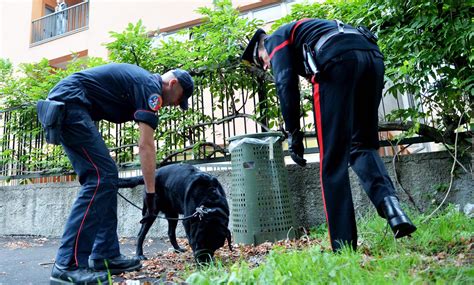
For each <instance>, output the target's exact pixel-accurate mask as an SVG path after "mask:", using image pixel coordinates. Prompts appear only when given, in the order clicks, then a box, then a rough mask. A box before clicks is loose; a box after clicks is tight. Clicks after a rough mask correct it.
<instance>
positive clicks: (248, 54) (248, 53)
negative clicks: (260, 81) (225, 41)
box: [241, 29, 267, 68]
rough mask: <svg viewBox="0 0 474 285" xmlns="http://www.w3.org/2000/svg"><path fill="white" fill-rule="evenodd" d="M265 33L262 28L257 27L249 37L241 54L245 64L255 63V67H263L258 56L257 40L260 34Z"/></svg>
mask: <svg viewBox="0 0 474 285" xmlns="http://www.w3.org/2000/svg"><path fill="white" fill-rule="evenodd" d="M266 34H267V33H266V32H265V31H264V30H263V29H258V30H257V31H256V32H255V34H254V35H253V37H252V38H251V39H250V41H249V44H248V45H247V48H245V50H244V53H243V54H242V57H241V59H242V61H243V62H244V63H247V64H255V65H256V66H257V67H260V68H263V65H262V62H261V61H260V58H259V56H258V41H259V40H260V37H261V36H262V35H266Z"/></svg>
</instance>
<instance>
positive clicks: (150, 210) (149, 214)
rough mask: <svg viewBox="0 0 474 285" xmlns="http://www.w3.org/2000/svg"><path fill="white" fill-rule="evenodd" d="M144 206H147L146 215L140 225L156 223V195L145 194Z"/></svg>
mask: <svg viewBox="0 0 474 285" xmlns="http://www.w3.org/2000/svg"><path fill="white" fill-rule="evenodd" d="M143 204H144V205H145V206H146V213H145V214H144V215H143V218H142V219H141V220H140V223H141V224H145V223H148V222H152V221H154V220H155V219H156V207H155V193H148V192H145V195H144V196H143Z"/></svg>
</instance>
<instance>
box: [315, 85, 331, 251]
mask: <svg viewBox="0 0 474 285" xmlns="http://www.w3.org/2000/svg"><path fill="white" fill-rule="evenodd" d="M311 81H312V83H313V100H314V113H315V121H316V128H317V131H318V145H319V179H320V181H321V192H322V197H323V204H324V213H325V214H326V222H327V224H328V234H329V243H330V244H331V247H332V243H331V230H330V225H329V217H328V211H327V209H326V198H325V197H324V184H323V159H324V144H323V126H322V125H323V122H322V121H321V102H320V100H319V99H320V98H319V97H320V96H319V84H318V83H317V82H315V81H314V77H313V79H312V80H311Z"/></svg>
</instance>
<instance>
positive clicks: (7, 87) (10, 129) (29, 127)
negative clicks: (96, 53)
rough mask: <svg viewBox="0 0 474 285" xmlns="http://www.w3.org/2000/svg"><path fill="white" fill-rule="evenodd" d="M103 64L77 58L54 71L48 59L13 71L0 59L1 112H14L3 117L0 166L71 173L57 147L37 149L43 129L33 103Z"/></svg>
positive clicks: (92, 59) (9, 64) (99, 60)
mask: <svg viewBox="0 0 474 285" xmlns="http://www.w3.org/2000/svg"><path fill="white" fill-rule="evenodd" d="M103 63H104V61H103V60H102V59H99V58H87V59H83V58H76V59H73V60H72V61H71V63H70V64H69V65H68V66H67V68H66V69H54V68H52V67H51V66H50V65H49V61H48V60H47V59H43V60H41V61H39V62H37V63H24V64H20V65H19V66H18V68H14V67H13V66H12V65H11V63H10V62H9V61H8V60H4V59H2V60H0V74H2V77H1V78H0V95H1V100H0V109H2V110H5V109H7V110H8V109H9V108H13V109H14V110H12V111H11V112H9V114H8V115H7V114H6V115H3V119H4V121H3V124H4V128H5V129H4V132H3V133H2V134H3V136H2V137H0V143H1V145H2V146H3V147H2V148H1V150H2V151H1V152H0V163H1V164H8V163H10V164H11V165H17V167H19V168H25V169H23V170H24V171H36V170H43V171H46V172H54V171H57V172H59V171H64V170H70V169H71V166H70V164H69V161H68V160H67V157H66V155H65V154H64V152H63V150H62V148H61V147H60V146H51V145H46V144H44V145H43V146H42V148H40V147H39V146H37V144H36V142H37V141H41V140H42V137H41V135H42V129H41V126H40V125H39V124H38V122H37V119H36V118H37V116H36V107H35V106H36V102H37V101H38V100H39V99H44V98H46V96H47V95H48V93H49V90H50V89H51V88H53V87H54V85H55V84H56V83H58V82H59V80H61V79H62V78H64V77H66V76H68V75H69V74H72V73H74V72H77V71H79V70H82V69H85V68H88V67H93V66H97V65H100V64H103ZM26 150H28V151H26Z"/></svg>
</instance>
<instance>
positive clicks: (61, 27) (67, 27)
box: [31, 1, 89, 44]
mask: <svg viewBox="0 0 474 285" xmlns="http://www.w3.org/2000/svg"><path fill="white" fill-rule="evenodd" d="M88 25H89V1H85V2H82V3H79V4H76V5H74V6H71V7H69V8H66V9H64V10H62V11H58V12H55V13H52V14H49V15H46V16H44V17H41V18H39V19H36V20H34V21H32V22H31V44H39V43H41V42H43V41H46V40H51V39H54V38H57V37H61V36H64V35H67V34H70V33H73V32H77V31H81V30H82V29H85V28H87V26H88Z"/></svg>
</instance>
